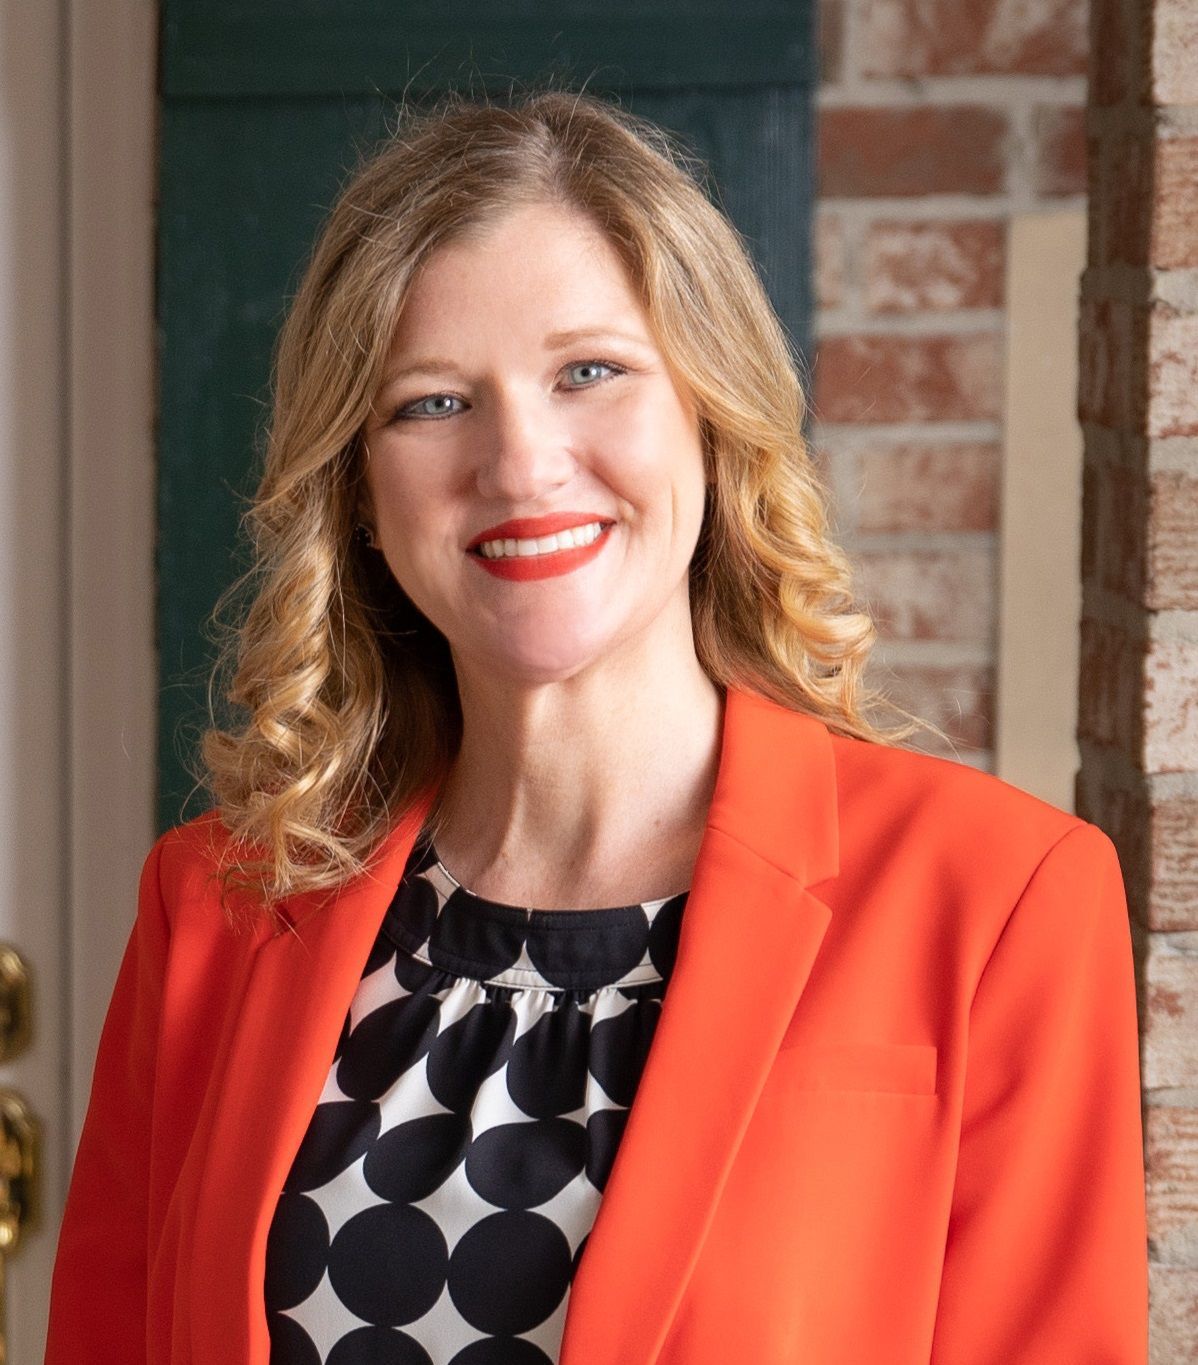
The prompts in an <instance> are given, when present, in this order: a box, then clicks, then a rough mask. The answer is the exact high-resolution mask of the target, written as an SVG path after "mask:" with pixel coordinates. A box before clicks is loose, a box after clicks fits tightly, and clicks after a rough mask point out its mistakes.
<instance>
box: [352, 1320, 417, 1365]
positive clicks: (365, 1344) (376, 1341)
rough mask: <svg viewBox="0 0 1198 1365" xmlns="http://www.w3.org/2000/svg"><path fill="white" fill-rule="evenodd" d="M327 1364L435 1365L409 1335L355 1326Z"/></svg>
mask: <svg viewBox="0 0 1198 1365" xmlns="http://www.w3.org/2000/svg"><path fill="white" fill-rule="evenodd" d="M325 1365H433V1358H432V1356H430V1355H429V1353H428V1352H427V1351H426V1350H425V1349H424V1347H423V1346H421V1344H420V1343H419V1342H418V1341H416V1340H415V1339H414V1338H412V1337H410V1336H409V1335H408V1334H407V1333H406V1332H399V1331H396V1329H395V1328H393V1327H356V1328H355V1329H354V1330H353V1331H352V1332H347V1333H346V1334H345V1336H343V1337H342V1338H341V1340H340V1341H339V1342H338V1343H337V1344H336V1346H334V1347H333V1349H332V1350H331V1351H330V1352H329V1357H328V1360H326V1361H325Z"/></svg>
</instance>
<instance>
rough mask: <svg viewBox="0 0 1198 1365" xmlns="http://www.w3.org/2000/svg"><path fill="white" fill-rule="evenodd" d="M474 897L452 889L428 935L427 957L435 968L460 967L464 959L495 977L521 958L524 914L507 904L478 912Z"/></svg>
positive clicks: (483, 974) (482, 973)
mask: <svg viewBox="0 0 1198 1365" xmlns="http://www.w3.org/2000/svg"><path fill="white" fill-rule="evenodd" d="M476 901H477V898H476V897H474V896H472V895H471V894H470V892H469V891H465V890H459V891H455V892H454V893H453V894H452V895H451V896H450V897H449V899H448V900H447V901H446V902H445V905H444V907H443V908H442V910H441V913H440V915H439V916H438V917H437V922H436V924H435V925H434V926H433V932H432V933H431V934H430V935H429V940H428V956H429V960H430V961H431V962H432V963H433V964H434V966H437V967H448V968H450V969H451V970H459V969H460V967H461V962H462V960H463V959H466V960H467V961H469V962H471V963H473V964H475V966H476V969H477V972H478V974H479V976H481V977H484V978H485V977H488V976H498V975H499V973H500V972H502V971H506V970H507V969H508V968H509V967H511V966H512V964H513V963H515V962H517V961H518V960H519V958H520V952H521V949H522V948H523V946H524V936H525V932H526V929H527V921H526V919H525V917H524V915H523V913H522V912H521V911H520V910H518V909H516V908H514V907H511V906H509V907H507V910H508V913H507V914H503V913H500V912H497V911H495V910H494V907H492V910H491V913H488V914H479V913H477V906H476V905H475V906H472V905H471V902H476Z"/></svg>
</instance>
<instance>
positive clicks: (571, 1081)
mask: <svg viewBox="0 0 1198 1365" xmlns="http://www.w3.org/2000/svg"><path fill="white" fill-rule="evenodd" d="M579 913H582V912H581V911H580V912H579ZM590 1050H591V1023H590V1016H589V1015H586V1014H583V1012H582V1011H581V1010H580V1009H579V1008H578V1006H577V1005H574V1004H571V1003H569V1002H567V1003H565V1004H563V1005H561V1006H560V1007H559V1008H557V1009H550V1010H548V1011H547V1012H546V1013H545V1014H542V1015H541V1017H540V1018H539V1019H538V1020H537V1022H536V1023H535V1024H534V1025H533V1026H532V1028H530V1029H529V1030H528V1031H527V1032H526V1033H523V1034H521V1035H520V1038H519V1039H518V1040H517V1042H516V1044H515V1046H514V1047H513V1048H512V1056H511V1060H510V1061H509V1062H508V1068H507V1088H508V1094H509V1095H511V1097H512V1099H513V1100H514V1101H515V1102H516V1104H517V1105H518V1106H519V1107H520V1109H521V1110H522V1111H523V1112H524V1113H525V1114H527V1115H528V1116H529V1117H530V1118H537V1119H542V1118H555V1117H556V1116H557V1115H558V1114H572V1113H573V1112H574V1111H575V1110H576V1109H579V1108H581V1107H582V1102H583V1100H584V1099H585V1098H586V1091H587V1057H588V1055H589V1053H590Z"/></svg>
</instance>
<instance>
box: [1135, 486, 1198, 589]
mask: <svg viewBox="0 0 1198 1365" xmlns="http://www.w3.org/2000/svg"><path fill="white" fill-rule="evenodd" d="M1147 539H1148V554H1147V559H1148V563H1147V583H1146V594H1145V601H1144V605H1145V606H1146V607H1148V608H1150V609H1151V610H1152V611H1164V610H1167V609H1169V608H1175V609H1178V610H1182V611H1198V478H1196V477H1195V476H1194V475H1192V474H1188V473H1185V472H1183V471H1182V470H1174V469H1169V470H1161V471H1160V472H1159V473H1157V474H1154V475H1153V477H1152V480H1151V484H1150V487H1149V498H1148V526H1147Z"/></svg>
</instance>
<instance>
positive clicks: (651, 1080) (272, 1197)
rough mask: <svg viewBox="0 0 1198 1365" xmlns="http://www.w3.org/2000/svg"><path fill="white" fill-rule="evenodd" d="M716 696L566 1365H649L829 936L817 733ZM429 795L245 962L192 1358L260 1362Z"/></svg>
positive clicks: (197, 1244) (783, 711) (827, 789)
mask: <svg viewBox="0 0 1198 1365" xmlns="http://www.w3.org/2000/svg"><path fill="white" fill-rule="evenodd" d="M726 698H727V700H726V704H725V711H724V724H723V740H722V747H721V756H720V766H719V771H718V775H717V779H716V786H715V792H714V795H713V799H712V802H711V807H710V810H709V813H708V818H707V825H706V829H705V831H704V835H703V840H702V843H701V845H700V849H699V854H698V858H697V860H696V863H695V868H694V873H693V876H692V879H691V889H690V893H689V896H688V898H687V904H686V909H685V912H684V914H683V920H682V929H681V933H680V936H679V942H678V951H677V955H676V958H675V962H674V967H673V971H672V974H671V977H670V980H669V983H668V987H667V990H666V994H665V999H664V1001H663V1004H662V1010H661V1014H660V1016H659V1018H658V1023H657V1030H656V1033H655V1035H654V1039H653V1044H652V1046H651V1047H650V1049H649V1054H648V1056H647V1058H646V1062H645V1068H644V1071H643V1073H642V1076H641V1081H640V1085H639V1088H638V1090H637V1093H636V1096H635V1099H634V1102H633V1104H632V1106H631V1108H630V1110H629V1114H628V1118H627V1122H626V1126H625V1129H624V1133H623V1136H622V1138H621V1141H620V1146H619V1148H618V1150H617V1153H616V1158H615V1161H614V1163H613V1165H612V1169H611V1173H610V1175H609V1178H608V1182H607V1185H606V1188H605V1190H604V1194H603V1198H602V1201H601V1202H600V1206H599V1212H598V1215H597V1217H596V1220H595V1223H594V1225H593V1227H592V1229H591V1232H590V1235H589V1238H588V1241H587V1245H586V1248H585V1250H584V1252H583V1255H582V1258H581V1260H580V1261H579V1264H578V1270H577V1272H576V1274H575V1277H574V1281H573V1284H572V1286H571V1290H570V1298H569V1301H568V1303H567V1310H566V1320H565V1328H564V1337H563V1341H562V1350H561V1354H560V1365H651V1362H653V1361H654V1360H655V1359H656V1358H657V1355H658V1353H659V1351H660V1349H661V1346H662V1343H663V1342H664V1340H665V1337H666V1335H667V1333H668V1331H669V1328H670V1324H671V1322H672V1320H673V1317H674V1314H675V1313H676V1311H677V1308H678V1304H679V1301H680V1299H681V1297H682V1294H683V1292H684V1290H685V1288H686V1283H687V1280H688V1278H689V1276H690V1273H691V1270H692V1268H693V1266H694V1264H695V1261H696V1258H697V1257H698V1254H699V1251H700V1249H701V1247H702V1242H703V1238H704V1235H705V1233H706V1230H707V1227H708V1225H709V1223H710V1220H711V1215H712V1213H713V1211H714V1209H715V1206H716V1203H717V1201H718V1199H719V1197H720V1191H721V1189H722V1187H723V1184H724V1180H725V1178H726V1176H727V1174H728V1171H729V1168H730V1166H731V1164H732V1161H733V1159H734V1157H735V1155H736V1150H737V1147H738V1145H739V1143H740V1139H741V1136H742V1134H743V1132H744V1129H745V1126H746V1124H747V1123H748V1120H749V1117H750V1115H751V1112H752V1109H753V1106H754V1104H755V1103H756V1100H757V1097H758V1095H759V1093H760V1091H761V1088H762V1086H763V1084H764V1082H765V1078H766V1076H767V1074H768V1072H769V1069H770V1066H771V1063H772V1061H773V1058H774V1055H775V1053H776V1052H777V1049H778V1045H779V1042H780V1041H781V1038H782V1035H783V1033H784V1032H785V1029H786V1026H787V1024H788V1022H789V1020H790V1018H791V1015H792V1014H793V1012H794V1010H795V1007H796V1005H797V1003H798V1001H799V998H800V996H801V994H802V991H803V987H804V985H805V984H806V982H807V979H808V976H809V974H810V971H811V968H812V964H813V963H814V961H815V958H816V955H817V953H818V952H819V948H820V945H821V943H822V942H823V938H824V933H825V931H826V929H827V926H828V923H829V921H830V919H831V911H830V910H829V909H828V907H827V906H826V905H825V904H824V903H823V902H822V901H820V900H818V899H817V898H816V897H815V896H814V895H812V894H811V892H810V891H809V890H808V889H807V888H808V886H810V885H813V884H816V883H818V882H820V881H823V880H825V879H827V878H829V877H832V876H835V875H836V872H837V868H838V842H837V817H836V782H835V771H834V766H833V755H832V746H831V742H830V737H829V735H828V731H827V729H826V727H825V726H824V725H823V724H822V722H820V721H818V720H815V719H813V718H811V717H808V716H803V715H799V714H797V713H796V712H793V711H790V710H789V709H787V708H784V707H782V706H779V705H777V704H775V703H773V702H771V701H767V700H765V699H763V698H760V697H757V696H754V695H752V694H750V693H747V692H742V691H740V690H738V689H736V688H733V687H729V688H728V689H727V691H726ZM434 795H435V789H434V788H429V789H426V791H425V792H424V793H423V794H422V795H421V797H420V798H419V799H418V800H417V801H416V802H415V803H414V804H413V805H412V806H411V807H410V808H409V809H408V811H407V812H406V813H405V814H404V816H403V818H402V820H401V821H400V822H399V824H398V825H397V826H396V828H395V830H394V831H393V832H392V834H391V835H390V836H389V837H388V839H387V840H386V841H385V843H384V845H383V847H382V848H381V849H380V851H379V853H378V856H377V857H376V859H375V861H374V864H373V867H372V869H371V871H370V872H368V873H367V874H365V875H364V876H362V877H360V878H357V879H355V881H354V882H352V883H350V884H349V885H347V886H346V887H345V888H343V889H342V890H341V891H340V892H339V893H338V894H336V895H331V894H330V893H324V894H323V895H322V896H319V897H301V898H297V899H296V900H295V901H294V902H292V903H290V905H289V907H288V908H289V910H291V911H292V919H293V922H297V923H298V926H299V927H298V931H297V933H296V934H291V933H284V934H282V935H279V936H276V937H266V938H263V939H262V941H261V942H260V943H259V944H258V945H257V947H256V948H255V949H253V950H252V951H253V960H252V962H251V964H250V967H249V971H248V974H247V985H246V989H245V992H244V996H243V1000H242V1007H241V1010H240V1012H239V1015H238V1018H237V1021H236V1024H235V1026H234V1028H233V1029H232V1033H231V1037H230V1038H229V1039H228V1042H227V1044H226V1046H225V1051H224V1056H223V1058H222V1059H221V1062H220V1063H219V1069H220V1072H221V1075H222V1082H221V1086H220V1090H219V1093H218V1094H216V1095H215V1096H214V1101H215V1102H214V1107H213V1111H212V1113H211V1116H210V1120H209V1124H208V1127H209V1132H208V1139H207V1151H206V1154H205V1157H204V1162H203V1168H202V1171H201V1174H200V1180H199V1186H198V1190H197V1193H196V1201H197V1202H196V1206H195V1208H194V1223H193V1234H192V1255H191V1265H190V1285H189V1289H190V1292H189V1294H188V1302H189V1316H190V1318H191V1351H192V1358H193V1360H194V1361H196V1362H206V1361H210V1360H229V1359H233V1360H244V1361H246V1362H247V1363H248V1365H267V1362H268V1360H269V1356H270V1345H269V1336H268V1333H267V1328H266V1319H265V1313H264V1309H263V1299H262V1283H263V1274H264V1269H265V1257H266V1238H267V1234H268V1231H269V1227H270V1222H271V1219H272V1217H273V1214H274V1206H275V1202H276V1200H277V1198H278V1194H279V1191H280V1190H281V1189H282V1185H283V1181H284V1180H285V1179H286V1176H287V1172H288V1170H289V1169H290V1164H291V1161H292V1159H293V1157H294V1154H295V1152H296V1150H297V1149H298V1147H299V1144H300V1142H301V1141H302V1138H303V1135H304V1132H305V1131H306V1128H307V1124H308V1121H309V1119H310V1117H311V1114H312V1110H313V1108H314V1106H315V1105H316V1103H317V1100H318V1098H319V1095H320V1093H321V1090H322V1089H323V1086H324V1082H325V1078H326V1077H327V1074H328V1068H329V1066H330V1065H331V1063H332V1059H333V1054H334V1051H335V1050H336V1045H337V1041H338V1039H339V1037H340V1032H341V1027H342V1024H343V1022H344V1019H345V1014H346V1011H347V1010H348V1008H349V1004H350V1001H351V1000H352V998H353V994H354V991H355V990H356V988H357V984H358V981H359V980H360V976H361V971H362V966H363V964H364V963H365V961H366V958H367V956H368V954H369V952H370V949H371V947H372V946H373V944H374V941H375V937H376V935H377V933H378V930H379V927H380V925H381V923H382V919H383V915H384V914H385V912H386V909H387V906H388V905H389V904H390V901H391V898H392V896H393V894H394V891H395V887H396V885H397V884H398V881H399V878H400V876H401V875H402V872H403V868H404V865H405V863H406V861H407V857H408V854H409V853H410V851H411V848H412V844H413V842H414V840H415V838H416V835H417V833H418V832H419V830H420V828H421V826H422V824H423V821H424V818H425V815H426V814H427V812H428V809H429V807H430V806H431V804H432V800H433V798H434ZM201 1124H203V1120H201ZM632 1267H635V1271H634V1272H633V1270H632V1269H631V1268H632Z"/></svg>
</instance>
